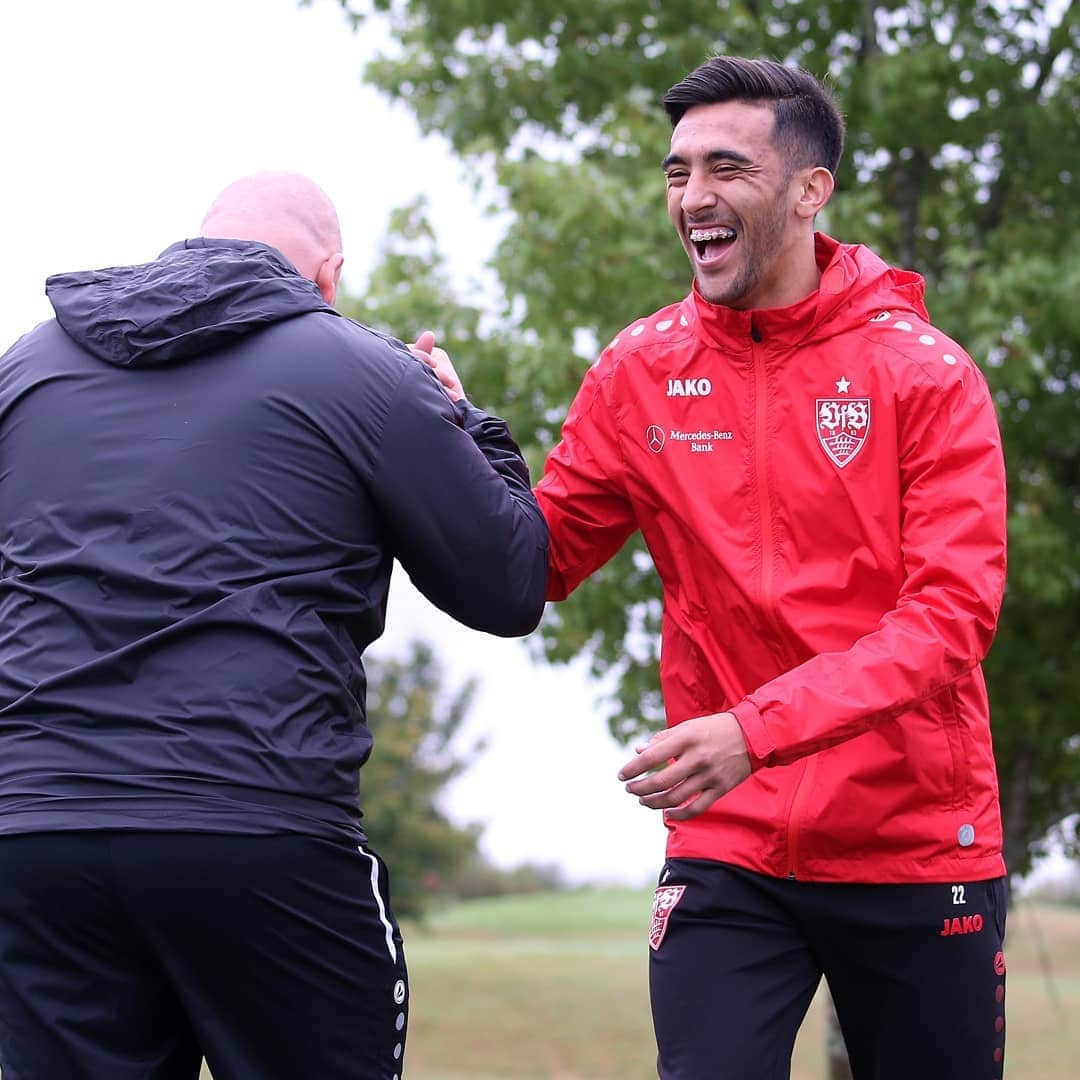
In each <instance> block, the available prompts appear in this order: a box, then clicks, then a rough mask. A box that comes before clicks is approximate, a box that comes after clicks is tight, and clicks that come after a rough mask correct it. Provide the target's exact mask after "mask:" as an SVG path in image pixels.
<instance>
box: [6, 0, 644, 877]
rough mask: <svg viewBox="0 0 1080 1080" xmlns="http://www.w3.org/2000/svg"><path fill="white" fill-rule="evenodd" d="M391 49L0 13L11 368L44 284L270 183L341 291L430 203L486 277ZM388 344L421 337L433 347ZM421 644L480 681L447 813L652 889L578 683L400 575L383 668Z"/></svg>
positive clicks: (235, 13) (620, 753) (502, 859)
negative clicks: (330, 221) (379, 82)
mask: <svg viewBox="0 0 1080 1080" xmlns="http://www.w3.org/2000/svg"><path fill="white" fill-rule="evenodd" d="M382 40H384V39H383V37H382V33H381V32H380V31H377V30H375V29H368V30H364V31H362V32H361V34H360V35H353V34H352V33H350V31H349V28H348V24H347V23H346V21H345V19H344V17H343V16H342V14H341V13H340V11H339V9H338V7H337V5H336V4H335V3H334V2H333V0H317V2H316V3H315V5H314V7H312V8H310V9H303V10H301V9H300V8H299V7H298V6H297V3H296V0H185V2H183V3H164V2H161V0H94V2H92V3H89V2H86V0H49V2H48V3H45V2H42V3H36V2H22V3H6V4H4V5H3V7H2V13H0V101H3V102H4V108H3V110H2V113H0V146H2V147H3V148H4V157H5V161H4V166H3V168H2V170H0V195H2V202H0V205H2V207H3V231H2V233H0V236H2V243H3V258H2V259H0V351H2V350H3V349H4V348H6V347H7V345H8V344H9V343H10V342H11V341H12V340H14V339H15V338H16V337H17V336H18V335H19V334H21V333H23V332H25V331H26V330H28V329H30V328H31V327H32V326H33V325H35V324H36V323H37V322H40V321H41V320H43V319H46V318H49V317H51V314H52V312H51V309H50V307H49V305H48V302H47V300H46V299H45V294H44V280H45V278H46V276H47V275H49V274H51V273H57V272H61V271H68V270H79V269H89V268H92V267H100V266H108V265H117V264H122V263H136V262H144V261H147V260H149V259H152V258H154V257H155V256H156V255H157V254H158V252H160V251H161V250H162V249H163V248H165V247H167V246H168V245H169V244H170V243H172V242H174V241H175V240H179V239H182V238H184V237H186V236H192V235H195V234H196V233H197V231H198V224H199V221H200V220H201V218H202V214H203V212H204V211H205V209H206V207H207V206H208V205H209V203H210V201H211V199H212V198H213V197H214V195H215V194H216V193H217V192H218V191H219V190H220V189H221V188H223V187H224V186H225V185H226V184H227V183H229V182H230V181H231V180H233V179H235V178H237V177H238V176H242V175H245V174H247V173H250V172H254V171H256V170H260V169H267V168H272V169H296V170H298V171H300V172H303V173H306V174H307V175H309V176H311V177H312V178H313V179H314V180H316V181H317V182H318V183H319V184H321V185H322V186H323V187H324V188H325V189H326V191H327V192H328V193H329V195H330V196H331V198H333V199H334V201H335V203H336V204H337V207H338V212H339V215H340V218H341V225H342V233H343V237H344V247H345V254H346V263H345V274H344V282H345V286H346V288H351V289H352V290H354V291H355V290H358V289H360V288H361V287H362V286H363V283H364V281H365V280H366V276H367V272H368V270H369V269H370V266H371V260H372V256H373V252H374V247H375V245H376V243H377V242H378V239H379V238H380V236H381V235H382V233H383V230H384V227H385V223H386V220H387V217H388V215H389V213H390V211H391V210H392V209H393V207H395V206H397V205H400V204H401V203H403V202H405V201H406V200H407V199H409V198H411V197H412V196H413V195H415V194H417V193H420V192H424V193H426V194H427V196H428V198H429V200H430V202H431V205H432V217H433V220H434V222H435V224H436V227H437V229H438V231H439V235H440V238H441V240H442V244H443V247H444V250H445V252H446V254H447V256H448V258H449V259H450V261H451V264H452V265H453V266H454V268H455V270H456V271H457V272H458V273H459V274H460V275H462V276H465V277H471V276H472V275H474V274H475V273H476V272H477V270H478V268H479V266H480V265H481V263H482V261H483V259H484V257H485V256H486V254H487V253H488V251H489V250H490V248H491V246H492V244H493V243H494V240H495V238H496V227H495V225H494V224H493V223H492V222H491V221H489V220H487V219H485V218H484V217H482V215H481V214H480V211H479V209H478V207H477V205H476V203H475V202H474V201H473V199H472V197H471V194H470V188H469V187H468V185H467V184H466V183H465V181H464V178H463V176H462V172H461V168H460V166H459V165H458V164H457V163H456V162H455V161H454V160H453V159H452V158H451V157H450V156H449V155H448V153H447V152H446V150H445V148H444V146H443V145H442V144H441V143H439V142H438V141H436V140H426V141H425V140H422V139H421V138H420V136H419V134H418V132H417V130H416V126H415V124H414V123H413V121H412V119H411V116H410V114H409V113H408V112H407V111H406V110H405V109H403V108H397V109H391V107H390V106H388V105H387V103H386V102H385V101H384V100H383V99H382V98H380V97H379V96H378V95H377V94H376V93H375V92H374V91H373V90H371V89H369V88H367V87H364V86H362V85H361V82H360V70H361V67H362V64H363V62H364V60H365V58H367V57H368V56H370V55H372V54H373V52H374V51H375V49H376V48H377V46H378V45H379V44H380V43H381V41H382ZM397 329H398V333H399V335H400V336H401V337H403V338H406V339H410V338H411V337H412V335H413V334H414V333H415V332H416V331H418V330H419V329H421V328H420V327H399V328H397ZM477 404H479V405H481V406H482V405H483V404H484V403H483V402H478V403H477ZM413 636H421V637H424V638H426V639H428V640H430V641H432V642H433V644H434V645H435V647H436V649H437V650H438V653H439V656H440V659H441V660H442V661H443V663H444V665H445V666H446V668H447V672H448V678H449V681H450V682H451V684H452V685H455V686H456V685H459V684H460V683H461V682H462V681H463V680H464V679H465V678H466V677H468V676H469V675H473V674H475V675H478V676H479V677H480V679H481V688H480V693H479V695H478V697H477V701H476V705H475V707H474V709H473V713H472V718H471V721H470V723H469V727H468V731H467V732H466V733H465V734H466V738H467V740H472V739H474V738H476V737H484V738H486V739H487V741H488V750H487V752H486V753H485V755H484V756H483V757H482V758H481V759H480V761H479V762H478V763H477V764H476V765H475V766H474V767H473V768H472V769H471V770H470V772H469V773H468V774H467V776H466V777H464V778H463V780H461V781H460V782H459V783H458V784H457V785H456V787H455V788H454V789H453V790H452V792H451V793H450V797H449V799H448V806H449V808H450V809H451V811H452V813H453V815H454V816H455V817H456V818H458V819H459V820H462V821H482V822H486V823H487V827H486V830H485V839H484V843H483V846H484V849H485V851H486V852H487V853H488V854H489V855H490V856H491V857H492V858H493V859H494V860H495V861H496V862H498V863H500V864H503V865H513V864H515V863H517V862H520V861H524V860H530V861H542V862H555V863H557V864H559V865H560V866H562V867H563V868H564V870H565V871H566V873H567V874H568V875H569V876H570V877H571V879H573V880H584V879H599V880H611V881H626V882H630V883H634V884H640V883H643V882H644V881H645V880H646V879H648V878H649V877H651V876H652V875H653V874H654V873H655V870H656V869H657V868H658V867H659V865H660V862H661V860H662V856H663V836H664V830H663V827H662V825H661V824H660V822H659V820H658V818H657V816H656V815H655V814H654V813H653V812H650V811H648V810H645V809H643V808H641V807H639V806H638V805H637V804H636V802H635V801H634V800H633V799H632V798H631V797H630V796H629V795H627V794H625V793H624V792H623V790H622V786H621V785H620V784H619V782H618V781H617V780H616V779H615V773H616V771H617V770H618V767H619V765H620V764H621V763H622V762H623V760H625V758H626V757H627V756H628V753H627V751H626V750H624V749H622V748H620V747H618V746H617V744H616V743H615V742H614V740H613V739H611V738H610V736H608V735H607V733H606V729H605V725H604V723H603V720H602V718H601V715H600V712H599V710H598V708H597V707H596V699H597V696H598V691H597V690H596V688H595V687H593V686H591V685H590V684H589V683H588V682H587V681H586V679H585V678H584V677H583V675H582V674H581V672H580V670H567V669H552V668H547V667H540V666H534V665H533V664H531V663H530V661H529V660H528V658H527V656H526V652H525V648H524V646H523V645H522V644H521V643H520V642H506V641H499V640H496V639H492V638H487V637H484V636H482V635H479V634H476V633H473V632H471V631H468V630H464V629H463V628H461V627H458V626H456V625H455V624H453V623H452V622H451V620H449V619H447V618H446V617H445V616H443V615H442V614H441V613H440V612H437V611H435V609H433V608H432V607H431V606H430V605H428V604H426V602H424V601H423V600H422V599H421V598H420V597H419V596H418V595H417V594H416V593H415V592H414V591H413V590H411V588H409V587H408V586H407V582H406V579H405V577H404V575H402V574H401V573H400V571H399V572H398V574H397V575H396V576H395V586H394V589H393V592H392V596H391V603H390V619H389V626H388V630H387V634H386V637H385V638H384V639H383V640H382V641H381V642H379V643H378V644H377V645H376V647H375V648H374V649H373V650H372V651H373V653H375V654H382V655H386V654H389V653H397V652H400V651H401V650H402V648H403V646H404V644H405V643H406V642H407V641H408V640H409V638H410V637H413ZM377 752H378V748H377V746H376V753H377ZM368 812H369V813H370V814H372V815H377V814H378V807H377V806H371V807H368ZM391 869H392V868H391Z"/></svg>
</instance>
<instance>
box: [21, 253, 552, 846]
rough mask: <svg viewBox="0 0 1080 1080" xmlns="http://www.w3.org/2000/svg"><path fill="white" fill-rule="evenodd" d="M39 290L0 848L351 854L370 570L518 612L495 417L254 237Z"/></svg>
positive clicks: (520, 495) (458, 608) (512, 467)
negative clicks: (119, 845)
mask: <svg viewBox="0 0 1080 1080" xmlns="http://www.w3.org/2000/svg"><path fill="white" fill-rule="evenodd" d="M47 291H48V293H49V296H50V299H51V300H52V303H53V307H54V309H55V311H56V321H51V322H47V323H43V324H42V325H41V326H39V327H37V328H36V329H35V330H33V331H32V332H31V333H29V334H28V335H26V336H25V337H24V338H22V339H21V340H20V341H18V342H17V343H16V344H15V345H14V346H13V347H12V348H11V349H10V350H9V351H8V352H7V354H6V355H5V356H4V357H3V358H2V359H0V833H16V832H38V831H45V830H56V829H103V828H110V829H111V828H144V829H145V828H158V829H183V830H200V831H215V832H241V833H262V832H275V831H281V830H282V829H285V830H292V831H302V832H310V833H313V834H316V835H323V836H342V835H348V836H349V837H350V838H352V839H355V838H357V837H359V836H360V835H361V834H360V832H359V808H358V791H357V787H358V785H357V770H358V769H359V767H360V765H361V764H362V763H363V762H364V760H365V759H366V758H367V756H368V753H369V751H370V748H371V736H370V734H369V733H368V729H367V727H366V726H365V723H364V719H365V717H364V690H365V679H364V670H363V666H362V664H361V659H360V656H361V653H362V652H363V650H364V648H365V647H366V646H367V645H368V644H369V643H370V642H371V641H373V640H374V639H375V638H376V637H378V636H379V634H380V633H381V632H382V629H383V621H384V616H385V610H386V597H387V588H388V585H389V581H390V571H391V565H392V560H393V559H394V558H397V559H398V560H399V561H400V562H401V564H402V565H403V566H404V567H405V569H406V570H407V571H408V573H409V576H410V577H411V578H412V580H413V582H414V583H415V584H416V585H417V586H418V587H419V589H420V590H421V591H422V592H423V593H424V594H425V595H426V596H427V597H428V598H429V599H430V600H432V601H433V602H434V603H435V604H437V605H438V606H439V607H440V608H442V609H443V610H444V611H446V612H448V613H449V614H450V615H452V616H453V617H454V618H456V619H459V620H460V621H462V622H464V623H466V624H468V625H469V626H472V627H475V628H477V629H480V630H486V631H489V632H491V633H494V634H500V635H504V636H511V635H517V634H525V633H527V632H529V631H530V630H532V629H533V627H534V626H535V625H536V623H537V621H538V620H539V618H540V614H541V611H542V609H543V598H544V590H545V584H546V576H547V530H546V527H545V525H544V520H543V517H542V516H541V514H540V512H539V510H538V508H537V506H536V503H535V501H534V500H533V497H532V494H531V492H530V490H529V476H528V470H527V468H526V466H525V464H524V462H523V461H522V458H521V455H520V453H519V452H518V449H517V447H516V446H515V445H514V443H513V441H512V439H511V438H510V435H509V433H508V431H507V429H506V425H505V424H504V423H503V422H502V421H501V420H498V419H496V418H494V417H490V416H487V415H485V414H484V413H482V412H480V411H479V410H477V409H475V408H474V407H472V406H471V405H469V404H467V403H464V402H461V403H458V404H457V405H454V404H452V403H451V402H450V401H449V400H448V398H447V397H446V395H445V394H444V392H443V391H442V389H441V387H440V386H439V385H438V383H437V381H436V380H435V378H434V376H433V375H432V374H431V372H430V371H429V370H428V369H427V367H426V366H425V365H423V364H422V363H420V362H419V361H417V360H416V359H414V358H413V357H412V356H411V355H410V354H409V353H408V351H407V350H406V349H405V347H404V346H403V345H401V343H400V342H397V341H394V340H392V339H390V338H386V337H384V336H382V335H379V334H377V333H375V332H374V331H372V330H369V329H367V328H365V327H363V326H360V325H359V324H357V323H355V322H352V321H350V320H348V319H345V318H342V317H341V316H339V315H338V314H337V313H336V312H335V311H333V310H332V309H331V308H330V307H328V306H327V305H326V304H325V303H324V302H323V300H322V298H321V296H320V295H319V293H318V290H317V289H316V288H315V286H314V285H313V284H312V283H311V282H309V281H307V280H305V279H303V278H301V277H300V276H299V275H298V274H297V272H296V270H295V269H294V268H293V267H292V265H291V264H290V263H289V262H288V261H287V260H286V259H285V258H284V257H283V256H282V255H281V254H280V253H279V252H277V251H276V250H274V249H273V248H269V247H267V246H265V245H263V244H256V243H250V242H246V241H230V240H189V241H187V242H185V243H180V244H176V245H174V246H173V247H171V248H169V249H168V250H167V251H165V252H164V253H163V254H162V256H161V257H160V258H159V259H158V260H156V261H155V262H152V263H149V264H146V265H144V266H134V267H120V268H115V269H110V270H102V271H97V272H87V273H77V274H64V275H59V276H56V277H53V278H50V279H49V282H48V287H47Z"/></svg>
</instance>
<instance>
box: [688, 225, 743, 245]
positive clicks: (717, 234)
mask: <svg viewBox="0 0 1080 1080" xmlns="http://www.w3.org/2000/svg"><path fill="white" fill-rule="evenodd" d="M690 239H691V240H693V241H694V243H695V244H700V243H701V242H702V241H704V240H734V239H735V230H734V229H729V228H727V226H725V225H721V226H720V228H718V229H691V230H690Z"/></svg>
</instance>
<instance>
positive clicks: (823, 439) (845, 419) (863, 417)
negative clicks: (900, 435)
mask: <svg viewBox="0 0 1080 1080" xmlns="http://www.w3.org/2000/svg"><path fill="white" fill-rule="evenodd" d="M815 412H816V416H815V424H816V427H817V437H818V442H820V443H821V448H822V449H823V450H824V451H825V453H826V454H828V455H829V458H830V459H831V460H832V462H833V464H834V465H836V466H838V467H839V468H841V469H842V468H843V467H844V466H845V465H849V464H850V463H851V462H852V461H853V460H854V459H855V456H856V455H857V454H858V452H859V451H860V450H861V449H862V448H863V447H864V446H865V445H866V437H867V435H869V434H870V399H869V398H818V399H817V405H816V408H815Z"/></svg>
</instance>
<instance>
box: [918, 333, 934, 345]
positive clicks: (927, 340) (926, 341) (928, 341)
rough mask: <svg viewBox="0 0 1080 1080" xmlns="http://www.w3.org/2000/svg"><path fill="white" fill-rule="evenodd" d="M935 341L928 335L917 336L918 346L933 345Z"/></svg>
mask: <svg viewBox="0 0 1080 1080" xmlns="http://www.w3.org/2000/svg"><path fill="white" fill-rule="evenodd" d="M935 341H937V338H935V337H931V336H930V335H929V334H920V335H919V344H920V345H933V344H934V342H935Z"/></svg>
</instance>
